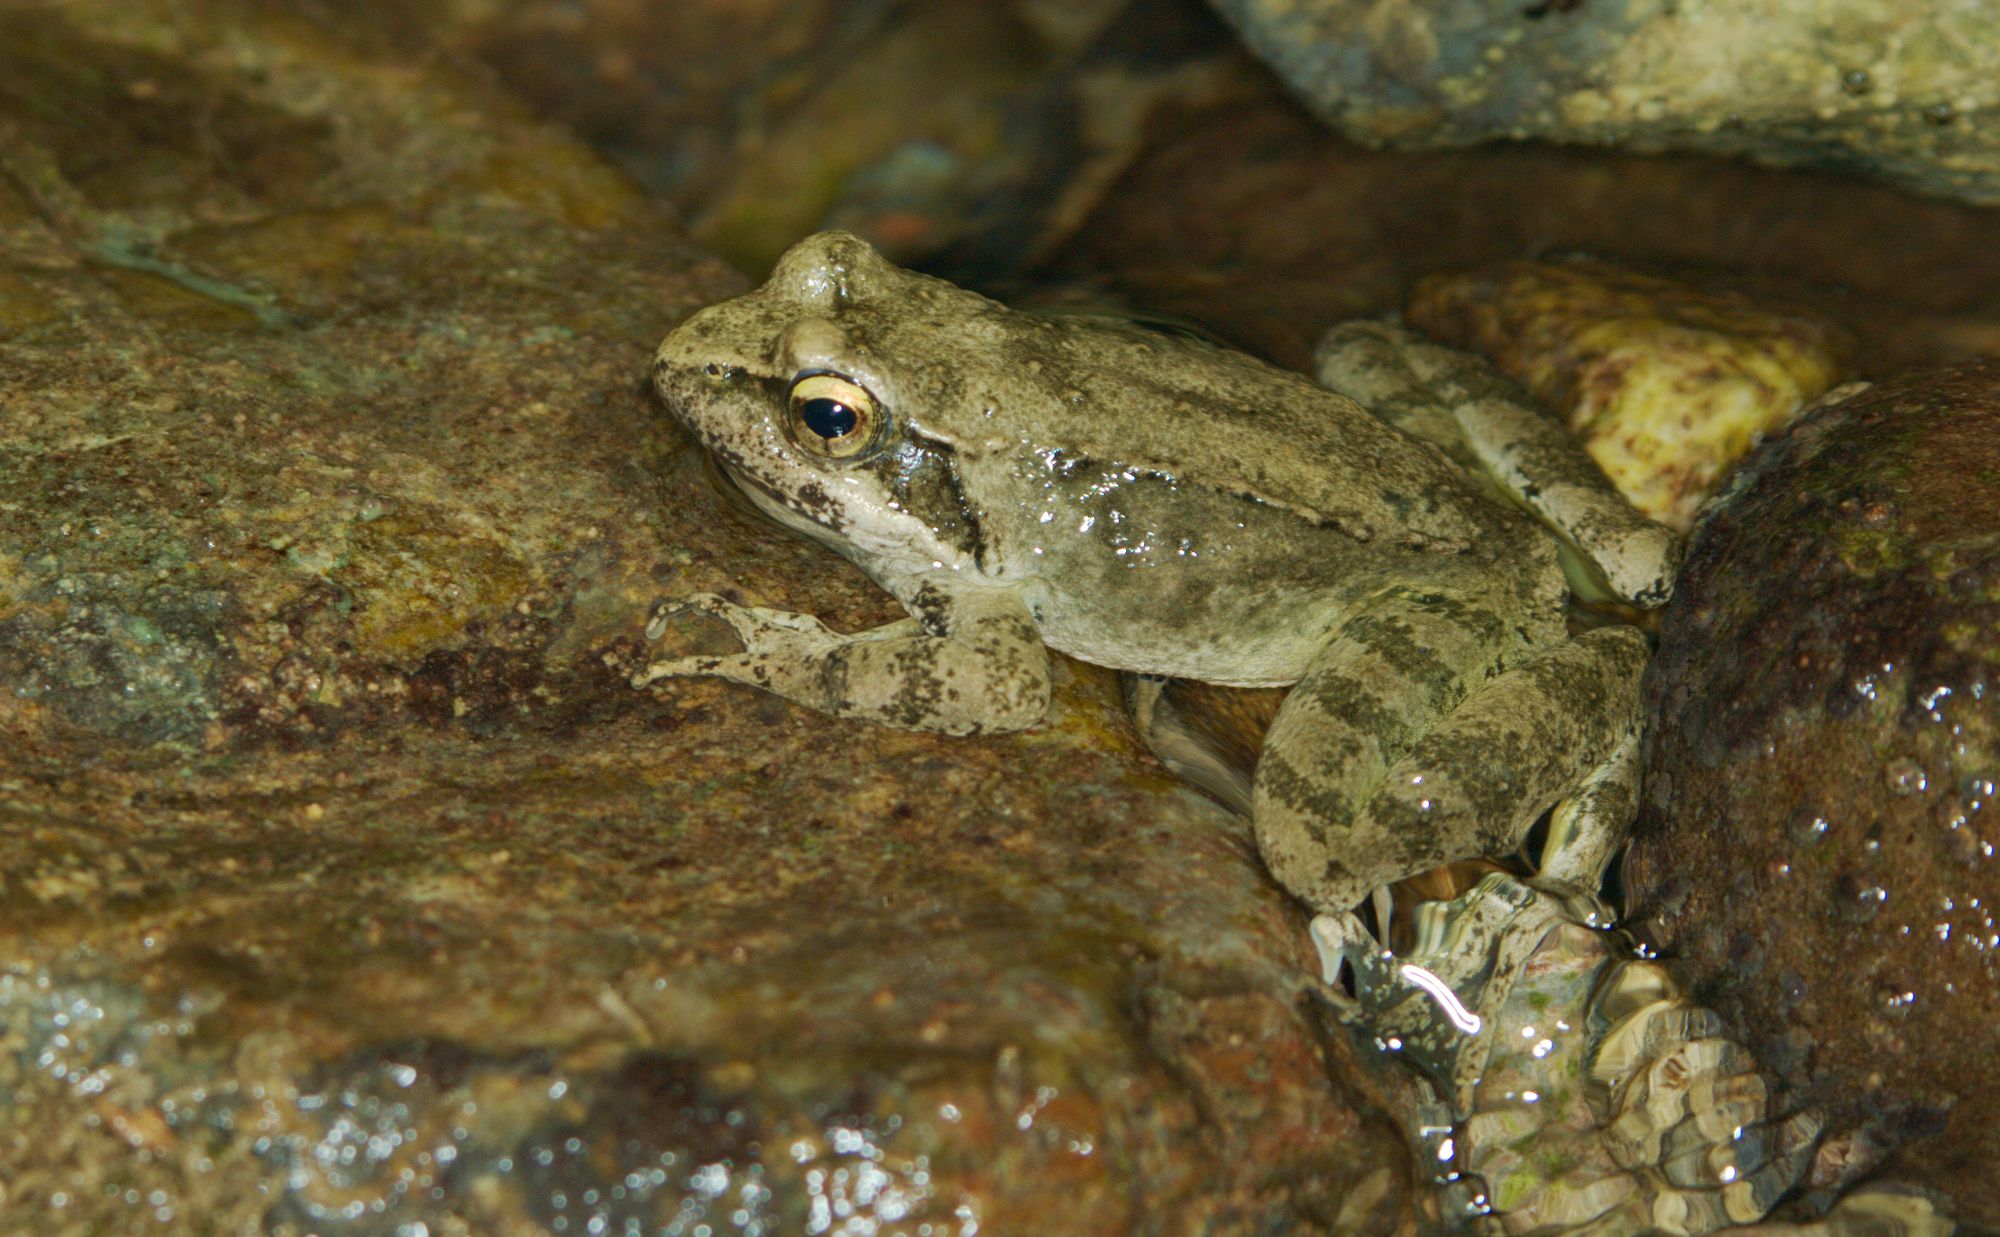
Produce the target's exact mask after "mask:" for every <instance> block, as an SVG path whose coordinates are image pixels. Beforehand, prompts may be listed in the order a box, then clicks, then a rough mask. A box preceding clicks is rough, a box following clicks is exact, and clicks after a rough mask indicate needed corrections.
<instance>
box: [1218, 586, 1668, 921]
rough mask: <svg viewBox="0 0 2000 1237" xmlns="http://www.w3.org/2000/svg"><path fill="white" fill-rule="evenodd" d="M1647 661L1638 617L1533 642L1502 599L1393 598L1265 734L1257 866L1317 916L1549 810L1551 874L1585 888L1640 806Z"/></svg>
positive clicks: (1401, 592) (1471, 852) (1325, 660)
mask: <svg viewBox="0 0 2000 1237" xmlns="http://www.w3.org/2000/svg"><path fill="white" fill-rule="evenodd" d="M1646 656H1647V649H1646V641H1645V637H1644V636H1643V635H1641V634H1640V633H1639V632H1638V631H1637V630H1635V629H1633V628H1629V627H1607V628H1600V629H1598V630H1596V631H1592V632H1588V633H1586V634H1584V635H1582V636H1580V637H1577V638H1575V639H1563V638H1561V637H1559V636H1558V637H1557V638H1556V639H1554V640H1553V641H1552V642H1546V643H1541V644H1539V645H1538V644H1535V643H1532V642H1529V641H1527V640H1526V639H1525V638H1522V636H1521V633H1520V631H1519V629H1518V627H1517V626H1516V625H1515V624H1514V623H1513V622H1512V621H1510V620H1509V619H1507V618H1506V617H1504V615H1503V614H1502V613H1500V612H1496V611H1494V610H1492V609H1488V608H1484V607H1481V606H1479V605H1477V604H1474V603H1471V602H1468V601H1465V600H1463V599H1455V598H1452V597H1449V596H1445V595H1440V594H1435V593H1426V592H1420V591H1417V590H1413V589H1408V588H1396V589H1391V590H1387V591H1385V592H1384V593H1383V594H1381V595H1380V596H1378V597H1377V598H1376V599H1375V600H1374V601H1373V602H1371V603H1370V604H1369V605H1368V606H1366V607H1364V608H1363V609H1362V610H1361V611H1360V612H1359V613H1357V614H1355V615H1354V616H1353V617H1352V618H1350V619H1349V620H1348V621H1347V622H1346V623H1345V624H1344V625H1343V626H1342V627H1340V628H1339V629H1337V630H1336V632H1335V633H1334V636H1333V638H1332V639H1331V640H1330V641H1329V642H1328V644H1327V645H1326V647H1325V648H1324V649H1322V650H1321V652H1320V654H1319V656H1318V657H1317V658H1315V660H1314V661H1313V663H1312V665H1311V666H1310V667H1309V668H1308V669H1307V671H1306V674H1305V676H1304V677H1303V678H1302V679H1301V680H1300V681H1299V684H1298V686H1297V687H1295V688H1294V689H1293V690H1292V693H1291V695H1290V696H1288V697H1287V698H1286V699H1285V703H1284V705H1283V706H1282V707H1281V708H1280V710H1279V712H1278V717H1277V720H1276V721H1275V722H1274V723H1273V725H1272V728H1271V732H1270V735H1269V736H1268V737H1267V738H1266V740H1265V744H1264V750H1263V754H1262V757H1261V758H1260V760H1259V762H1258V766H1257V773H1256V779H1255V786H1254V801H1253V821H1254V824H1255V828H1256V833H1257V840H1258V844H1259V847H1260V848H1261V849H1262V851H1263V854H1264V859H1265V862H1266V863H1267V864H1269V865H1270V868H1271V870H1272V872H1273V874H1274V875H1276V876H1277V878H1278V880H1279V882H1280V883H1282V884H1283V885H1284V886H1285V887H1286V888H1288V889H1290V890H1291V891H1292V892H1293V893H1295V894H1297V895H1298V896H1299V897H1301V898H1302V899H1304V900H1305V901H1306V902H1307V903H1309V904H1310V905H1312V906H1313V907H1314V908H1315V909H1316V910H1319V911H1322V912H1327V913H1334V912H1341V911H1347V910H1350V909H1352V908H1353V907H1354V906H1355V905H1356V903H1358V902H1359V901H1361V899H1362V898H1363V897H1365V896H1366V895H1367V894H1368V892H1369V891H1370V890H1372V889H1374V888H1376V887H1377V886H1379V885H1382V884H1386V883H1388V882H1391V881H1395V880H1399V879H1401V878H1403V877H1405V876H1410V875H1413V874H1415V873H1417V872H1422V871H1426V870H1428V869H1430V868H1434V867H1437V866H1439V865H1442V864H1445V863H1449V862H1452V861H1454V860H1458V859H1466V858H1471V857H1474V856H1499V855H1505V854H1508V853H1511V852H1513V851H1514V850H1516V849H1517V848H1518V847H1519V846H1520V844H1521V842H1522V839H1523V838H1524V836H1525V835H1526V834H1527V832H1528V830H1529V829H1530V828H1531V827H1532V826H1533V825H1534V823H1535V822H1536V820H1537V819H1539V818H1540V817H1541V815H1542V814H1543V813H1544V812H1547V811H1549V810H1550V809H1551V808H1556V809H1557V814H1556V816H1555V818H1554V822H1553V824H1552V827H1551V830H1550V844H1549V845H1548V846H1547V847H1545V848H1544V852H1543V855H1542V864H1543V867H1544V869H1545V870H1547V871H1548V872H1549V874H1550V876H1551V877H1552V878H1559V879H1561V880H1564V881H1566V882H1569V883H1571V884H1574V885H1577V886H1579V887H1583V888H1590V887H1593V886H1594V885H1595V883H1596V881H1597V879H1598V878H1599V877H1600V876H1601V874H1602V871H1603V867H1604V864H1605V862H1606V861H1608V859H1609V858H1610V855H1611V853H1612V852H1613V850H1615V848H1616V845H1617V843H1618V841H1619V840H1620V838H1621V837H1622V831H1623V828H1624V826H1625V824H1626V823H1627V821H1628V820H1629V818H1630V813H1631V810H1632V808H1633V807H1634V806H1635V805H1636V801H1637V795H1636V787H1635V785H1634V782H1635V779H1636V772H1637V771H1636V760H1635V759H1634V757H1635V754H1636V751H1637V748H1636V736H1637V734H1638V730H1639V724H1640V712H1639V676H1640V674H1641V672H1642V671H1643V669H1644V667H1645V663H1646ZM1559 805H1561V806H1559Z"/></svg>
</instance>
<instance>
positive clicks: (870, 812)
mask: <svg viewBox="0 0 2000 1237" xmlns="http://www.w3.org/2000/svg"><path fill="white" fill-rule="evenodd" d="M315 14H316V15H318V16H314V15H315ZM457 63H458V62H457V61H456V60H454V59H453V58H451V57H448V56H442V55H439V54H436V53H435V51H434V48H433V45H432V44H431V43H430V42H429V36H428V34H427V33H426V27H425V25H424V12H423V8H422V6H416V7H413V8H411V7H406V8H403V9H395V8H392V7H391V6H387V5H372V4H371V5H354V6H322V7H312V6H287V5H276V4H271V5H263V4H220V3H218V4H213V5H208V4H200V3H196V4H170V3H166V2H165V0H160V2H159V3H127V2H121V3H117V4H113V3H109V2H108V0H106V2H105V3H100V4H86V3H76V4H70V5H64V6H60V7H56V8H49V9H39V10H35V11H32V12H19V13H16V14H13V15H11V16H10V17H9V19H8V22H7V25H6V26H5V27H4V29H3V30H0V687H4V690H3V691H0V745H4V746H0V874H4V876H0V1131H4V1132H0V1182H4V1185H0V1229H4V1230H5V1231H14V1232H34V1233H46V1234H59V1233H101V1232H123V1231H133V1230H135V1229H137V1228H139V1227H140V1226H141V1225H146V1226H150V1227H149V1228H148V1231H165V1232H186V1233H203V1234H206V1233H220V1232H261V1231H275V1232H280V1233H284V1232H295V1233H303V1232H307V1231H311V1232H316V1233H375V1232H395V1231H429V1232H458V1233H469V1232H478V1233H501V1234H506V1233H538V1232H569V1233H584V1232H599V1231H612V1232H622V1231H636V1230H640V1229H644V1230H646V1231H657V1230H659V1229H662V1228H665V1229H667V1231H683V1230H685V1231H696V1230H695V1226H697V1225H701V1224H706V1225H708V1226H709V1228H710V1229H711V1230H712V1231H716V1232H745V1233H748V1232H778V1231H784V1232H790V1231H804V1230H805V1229H806V1228H807V1227H808V1226H815V1227H813V1231H823V1232H843V1231H845V1232H861V1231H870V1232H883V1233H889V1232H905V1233H912V1234H914V1233H919V1232H931V1233H941V1232H971V1231H973V1230H974V1228H975V1227H981V1228H984V1229H985V1231H992V1232H1063V1231H1069V1232H1092V1233H1096V1232H1113V1231H1126V1230H1134V1231H1147V1232H1158V1233H1175V1232H1195V1231H1201V1232H1236V1231H1243V1232H1248V1231H1262V1232H1268V1231H1285V1230H1292V1231H1298V1230H1304V1229H1313V1228H1320V1229H1323V1228H1338V1229H1340V1230H1341V1231H1361V1232H1366V1231H1382V1232H1388V1231H1396V1230H1397V1229H1398V1228H1399V1226H1406V1225H1408V1224H1409V1223H1411V1222H1412V1220H1411V1217H1412V1216H1413V1214H1414V1208H1415V1207H1416V1206H1417V1202H1416V1201H1415V1200H1416V1196H1415V1195H1414V1194H1413V1192H1412V1188H1411V1184H1410V1180H1409V1178H1410V1170H1409V1168H1408V1161H1407V1156H1406V1154H1405V1150H1404V1146H1403V1143H1402V1140H1401V1137H1400V1135H1398V1134H1396V1133H1395V1132H1394V1128H1393V1126H1392V1125H1391V1124H1390V1123H1389V1122H1388V1121H1387V1120H1386V1119H1385V1118H1382V1117H1380V1116H1379V1115H1378V1114H1377V1108H1376V1105H1375V1103H1374V1101H1373V1100H1372V1099H1371V1098H1369V1094H1368V1091H1367V1083H1366V1080H1365V1079H1364V1078H1361V1077H1360V1076H1359V1075H1358V1074H1357V1073H1356V1071H1355V1070H1354V1066H1353V1062H1352V1060H1351V1058H1350V1056H1349V1054H1348V1049H1347V1047H1346V1040H1345V1039H1344V1037H1342V1036H1339V1035H1332V1034H1329V1033H1328V1028H1326V1027H1325V1026H1324V1025H1323V1024H1322V1023H1321V1022H1320V1020H1319V1019H1318V1018H1317V1017H1315V1016H1314V1015H1312V1014H1311V1013H1310V1008H1311V1006H1310V1002H1307V1001H1304V1000H1302V999H1301V995H1300V982H1301V976H1303V975H1305V974H1307V973H1308V967H1309V964H1310V957H1309V950H1308V949H1307V948H1306V947H1305V941H1304V937H1303V933H1302V930H1301V929H1302V921H1301V917H1300V916H1299V914H1298V913H1297V912H1296V911H1295V909H1294V908H1293V907H1291V906H1290V905H1289V903H1288V902H1287V900H1286V899H1285V898H1284V897H1283V896H1282V895H1281V894H1280V893H1279V892H1278V891H1277V890H1276V889H1275V888H1274V887H1273V886H1272V885H1271V884H1270V883H1269V881H1268V880H1267V879H1266V877H1265V876H1264V875H1263V873H1262V870H1261V868H1260V866H1259V865H1258V863H1257V861H1256V859H1255V856H1254V851H1253V848H1252V846H1251V844H1250V842H1249V840H1248V837H1247V833H1246V831H1245V830H1244V829H1243V828H1242V826H1241V825H1240V824H1239V823H1238V822H1236V821H1235V820H1233V819H1232V818H1231V817H1229V816H1227V815H1226V814H1225V813H1223V812H1222V811H1221V810H1220V809H1218V808H1216V807H1215V806H1213V805H1212V804H1210V803H1208V802H1207V801H1206V800H1204V799H1201V798H1199V797H1197V796H1195V795H1194V794H1192V793H1191V792H1189V791H1188V790H1186V789H1184V788H1182V787H1181V786H1179V785H1178V784H1176V783H1174V782H1173V781H1171V780H1170V779H1168V778H1167V777H1166V776H1165V774H1164V773H1163V772H1162V771H1161V770H1160V769H1159V767H1158V766H1157V765H1156V764H1154V763H1153V762H1152V761H1151V760H1150V759H1149V758H1148V757H1146V756H1145V755H1144V754H1143V753H1142V751H1141V750H1140V749H1139V747H1138V745H1137V743H1136V741H1135V740H1134V738H1133V737H1132V735H1131V732H1130V730H1129V727H1128V726H1127V724H1126V722H1125V720H1124V718H1123V715H1122V712H1121V711H1120V709H1119V707H1118V703H1117V693H1116V690H1115V685H1114V684H1112V683H1111V682H1109V680H1108V679H1107V677H1106V676H1104V675H1101V674H1099V673H1097V672H1095V671H1090V670H1088V669H1085V668H1081V667H1074V666H1068V667H1067V668H1065V669H1063V670H1062V671H1061V673H1060V678H1061V687H1060V690H1059V700H1058V704H1057V707H1056V709H1055V711H1054V714H1053V716H1052V718H1051V721H1050V723H1049V724H1048V725H1047V726H1046V727H1044V728H1042V729H1040V730H1037V731H1035V732H1032V733H1028V734H1025V735H1020V736H1015V737H1011V738H1005V739H994V740H982V741H970V740H949V739H942V738H936V737H930V736H912V735H905V734H899V733H894V732H890V731H887V730H883V729H879V728H875V727H870V726H866V725H861V724H854V723H844V722H837V721H830V720H827V719H824V718H821V717H818V716H815V715H812V714H808V713H804V712H801V711H799V710H796V709H792V708H790V707H788V706H785V705H783V704H781V703H779V702H777V701H775V700H772V699H770V698H766V697H762V696H759V695H757V694H755V693H752V692H750V691H748V690H744V689H739V688H733V687H728V686H725V685H720V684H716V683H704V682H678V683H674V684H671V685H668V686H666V687H664V688H662V689H660V690H658V691H657V692H656V693H639V692H634V691H632V690H631V689H629V688H628V687H627V686H626V685H625V680H626V678H627V676H628V675H629V674H630V673H631V671H632V670H633V669H635V668H636V667H637V666H638V665H640V664H641V663H642V662H643V661H644V660H645V658H646V657H647V656H648V650H647V648H646V646H645V643H644V640H643V637H642V630H643V627H644V624H645V619H646V615H647V613H648V611H649V609H650V607H651V606H652V604H653V603H655V602H656V601H658V600H659V599H662V598H664V597H669V596H674V595H677V594H680V593H684V592H688V591H694V590H699V589H723V590H730V591H733V592H735V593H736V594H737V595H739V596H741V597H744V598H747V599H752V600H758V601H765V602H769V603H772V604H778V605H784V606H788V607H795V608H799V609H804V610H810V611H814V612H817V613H821V614H824V615H826V616H827V617H828V618H829V619H830V621H833V622H835V623H836V624H842V625H861V624H866V623H871V622H877V621H881V620H882V619H884V618H887V617H889V616H890V605H891V603H889V601H888V599H887V598H886V597H883V596H882V595H880V594H879V593H878V592H876V591H875V590H874V588H873V587H872V586H871V585H869V584H868V583H867V582H866V581H865V580H863V579H861V578H860V577H859V576H858V575H857V574H855V573H854V572H853V571H852V570H851V569H850V568H848V567H847V566H846V565H845V564H843V563H841V562H840V561H839V560H837V559H835V558H833V557H832V556H831V555H829V554H826V553H825V552H823V551H821V550H819V549H816V548H813V547H810V546H807V545H804V544H802V543H798V542H794V541H791V540H789V539H787V538H785V537H783V536H782V535H780V534H778V533H776V532H774V531H773V530H771V529H769V528H767V527H765V526H763V525H761V524H758V523H756V522H753V521H752V520H750V519H748V518H747V517H745V516H742V515H740V514H738V513H737V512H736V510H735V509H734V508H733V507H732V506H731V505H730V504H729V503H728V502H727V501H726V499H724V498H723V497H722V496H720V495H719V494H718V492H717V491H716V490H715V489H714V488H713V487H712V486H710V485H709V484H708V483H707V481H706V480H705V478H704V475H703V469H702V467H701V465H700V462H699V460H698V459H697V458H696V457H695V456H693V455H692V454H691V453H690V452H689V450H688V448H687V446H686V444H685V443H684V442H683V441H682V440H681V438H680V437H679V436H678V434H677V433H676V431H674V430H673V429H672V428H671V427H670V426H669V425H668V424H667V423H666V421H665V420H664V418H663V417H662V416H661V415H660V412H659V410H658V409H657V408H656V407H654V406H653V405H652V404H651V402H650V399H649V397H648V396H647V395H646V393H645V391H644V389H643V386H642V379H643V376H644V373H645V362H646V358H647V355H648V353H649V351H650V348H651V346H652V344H653V342H654V341H655V340H657V339H658V338H659V336H660V335H661V334H663V333H664V332H665V331H666V330H667V329H668V328H669V327H670V326H671V325H672V324H673V323H675V322H677V321H678V320H679V319H680V318H682V317H684V316H685V315H686V314H688V313H689V312H691V311H692V310H693V309H694V308H695V307H697V306H698V305H700V304H703V303H705V302H707V301H710V300H713V299H716V298H718V297H720V296H724V295H728V294H730V293H731V292H733V291H735V290H736V289H738V288H739V287H740V286H741V284H740V281H739V279H738V278H737V276H735V275H734V274H733V273H732V272H730V271H728V270H727V269H725V268H724V267H722V266H721V265H720V264H718V263H716V262H714V261H712V260H709V259H706V258H704V257H703V255H702V254H700V253H699V252H697V251H696V250H695V249H693V248H692V247H691V246H690V245H689V244H688V243H687V242H685V241H684V240H683V239H682V238H681V237H680V235H679V234H678V233H677V232H676V231H675V229H674V228H673V227H672V226H671V225H670V224H669V223H667V222H666V220H665V219H664V218H663V217H662V216H661V215H660V214H659V213H658V212H657V211H656V210H655V208H654V207H653V206H652V205H651V203H650V202H649V201H648V200H647V199H646V198H645V196H644V195H643V194H641V193H640V192H638V191H637V190H635V188H634V187H633V186H632V184H631V183H630V182H628V181H627V180H626V179H625V178H624V177H623V176H622V175H620V174H618V173H616V172H613V171H611V170H610V169H609V168H608V167H607V166H606V165H604V164H602V163H601V162H599V161H598V159H597V158H596V157H595V156H594V155H592V154H590V153H589V152H587V151H585V150H584V149H582V148H581V147H579V146H577V145H576V144H574V142H573V141H572V140H571V139H570V138H568V137H567V136H565V135H564V134H563V133H561V132H560V131H557V130H554V129H550V128H546V127H543V126H540V125H538V124H536V123H534V122H533V121H532V120H530V119H529V118H528V116H527V114H526V112H525V111H524V110H522V109H521V108H519V107H518V106H517V105H516V104H515V103H514V102H513V101H512V100H511V99H510V98H509V97H507V96H505V95H503V94H501V93H499V92H498V91H497V90H496V88H494V87H493V86H492V85H490V84H489V83H488V81H487V79H486V78H484V77H483V76H481V75H479V74H477V73H471V72H461V71H460V70H459V69H458V68H456V67H454V65H455V64H457ZM674 638H675V639H688V640H701V639H707V638H711V636H710V635H709V634H707V633H702V632H698V631H677V632H676V633H675V635H674ZM417 1225H423V1226H425V1227H424V1228H422V1229H418V1228H416V1227H414V1226H417ZM673 1225H679V1226H680V1227H679V1228H673V1227H670V1226H673Z"/></svg>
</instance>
